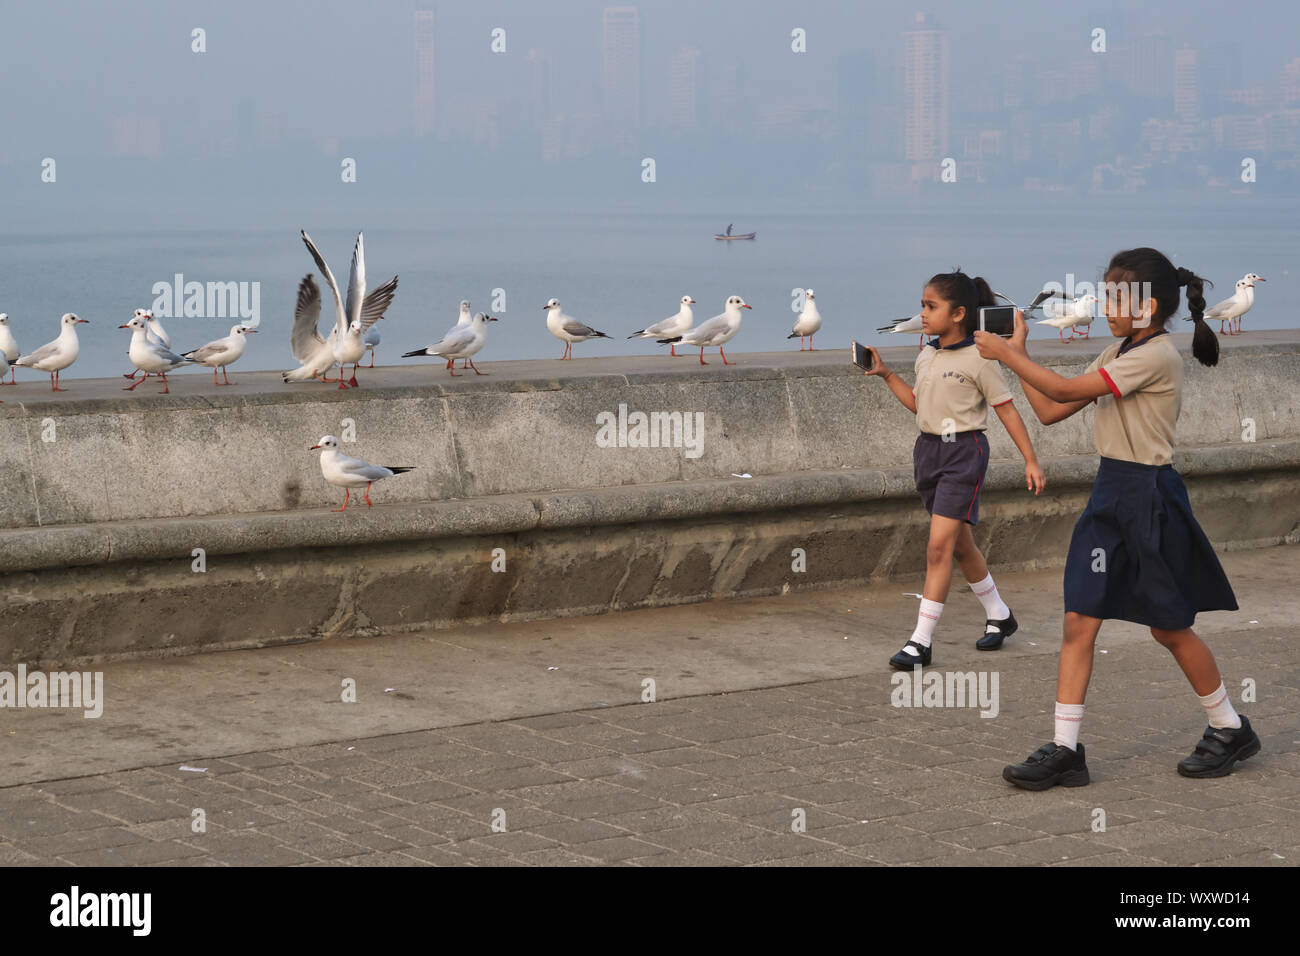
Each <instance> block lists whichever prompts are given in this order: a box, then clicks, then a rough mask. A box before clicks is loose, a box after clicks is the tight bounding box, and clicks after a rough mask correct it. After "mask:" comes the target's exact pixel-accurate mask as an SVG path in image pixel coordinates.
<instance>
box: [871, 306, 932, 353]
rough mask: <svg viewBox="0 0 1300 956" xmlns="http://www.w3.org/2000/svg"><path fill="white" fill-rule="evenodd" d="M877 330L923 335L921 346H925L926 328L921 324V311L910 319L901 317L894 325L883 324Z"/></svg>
mask: <svg viewBox="0 0 1300 956" xmlns="http://www.w3.org/2000/svg"><path fill="white" fill-rule="evenodd" d="M876 331H877V332H904V333H906V332H912V333H915V334H919V335H920V336H921V344H920V346H919V347H920V348H924V347H925V328H924V327H923V326H922V325H921V313H920V312H918V313H916V315H914V316H912V317H911V318H910V319H899V320H898V321H897V322H895V323H893V324H892V325H882V326H881V327H880V328H878V329H876Z"/></svg>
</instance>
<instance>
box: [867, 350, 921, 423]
mask: <svg viewBox="0 0 1300 956" xmlns="http://www.w3.org/2000/svg"><path fill="white" fill-rule="evenodd" d="M867 351H869V352H870V353H871V358H872V365H871V370H870V371H868V372H867V373H866V374H867V375H879V376H880V377H881V378H883V379H884V380H885V384H886V385H888V386H889V390H890V391H891V392H893V393H894V397H896V398H897V399H898V400H899V401H900V402H902V403H903V407H904V408H906V409H907V410H908V411H909V412H911V413H912V414H913V415H915V414H916V393H915V392H913V391H912V388H911V386H909V385H908V384H907V383H906V382H904V381H903V380H902V379H901V378H900V377H899V375H898V373H897V372H895V371H894V370H893V369H891V368H890V367H889V366H888V365H886V364H885V362H884V360H883V359H881V357H880V353H879V352H877V351H876V350H875V349H874V348H873V347H872V346H870V345H868V346H867Z"/></svg>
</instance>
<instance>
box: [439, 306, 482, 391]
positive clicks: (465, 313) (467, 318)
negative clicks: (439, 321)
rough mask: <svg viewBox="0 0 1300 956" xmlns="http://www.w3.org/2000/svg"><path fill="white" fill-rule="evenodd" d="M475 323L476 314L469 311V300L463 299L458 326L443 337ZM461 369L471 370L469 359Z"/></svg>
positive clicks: (457, 320)
mask: <svg viewBox="0 0 1300 956" xmlns="http://www.w3.org/2000/svg"><path fill="white" fill-rule="evenodd" d="M473 321H474V314H473V313H472V312H470V310H469V300H468V299H461V300H460V312H459V314H458V315H457V316H456V324H455V325H453V326H452V327H451V328H450V329H448V330H447V332H446V334H444V335H443V338H444V339H445V338H446V337H447V336H448V335H451V333H452V332H454V331H456V330H457V329H459V328H463V327H464V326H467V325H469V324H470V323H471V322H473ZM461 368H469V359H466V360H465V364H464V365H462V366H461ZM484 374H485V375H486V374H487V373H486V372H485V373H484Z"/></svg>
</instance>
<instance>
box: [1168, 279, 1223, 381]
mask: <svg viewBox="0 0 1300 956" xmlns="http://www.w3.org/2000/svg"><path fill="white" fill-rule="evenodd" d="M1178 284H1179V285H1180V286H1186V287H1187V308H1188V310H1189V311H1190V312H1191V313H1192V314H1191V315H1190V316H1189V317H1188V318H1189V320H1190V321H1191V322H1193V323H1195V330H1194V332H1193V333H1192V355H1194V356H1196V360H1197V361H1198V362H1200V363H1201V364H1202V365H1211V366H1213V365H1218V364H1219V339H1218V337H1217V336H1216V335H1215V334H1214V330H1213V329H1211V328H1210V326H1209V324H1208V323H1207V322H1206V321H1205V286H1206V280H1205V279H1202V278H1201V277H1200V276H1198V275H1197V274H1196V273H1195V272H1193V271H1192V270H1191V269H1184V268H1183V267H1182V266H1179V267H1178ZM1210 285H1213V283H1210Z"/></svg>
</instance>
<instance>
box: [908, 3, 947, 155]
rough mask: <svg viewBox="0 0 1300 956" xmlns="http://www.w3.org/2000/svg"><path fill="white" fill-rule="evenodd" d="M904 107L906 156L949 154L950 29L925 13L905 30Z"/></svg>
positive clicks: (919, 15)
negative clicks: (940, 26)
mask: <svg viewBox="0 0 1300 956" xmlns="http://www.w3.org/2000/svg"><path fill="white" fill-rule="evenodd" d="M903 110H904V114H903V158H904V159H905V160H907V161H908V162H914V163H925V162H936V161H938V160H940V159H942V158H944V157H945V156H947V155H948V33H947V31H946V30H942V29H940V28H939V26H938V24H936V23H935V22H934V19H933V18H932V17H927V16H926V15H925V14H923V13H918V14H917V15H916V21H915V23H913V25H912V28H911V29H910V30H905V31H904V32H903Z"/></svg>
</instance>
